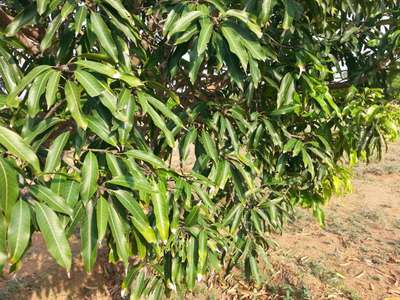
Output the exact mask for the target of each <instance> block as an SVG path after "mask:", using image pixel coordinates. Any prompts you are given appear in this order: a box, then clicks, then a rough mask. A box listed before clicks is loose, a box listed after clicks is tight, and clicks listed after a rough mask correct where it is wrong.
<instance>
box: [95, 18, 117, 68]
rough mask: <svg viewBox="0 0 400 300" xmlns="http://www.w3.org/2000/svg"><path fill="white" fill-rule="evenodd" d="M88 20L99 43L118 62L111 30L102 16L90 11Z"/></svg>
mask: <svg viewBox="0 0 400 300" xmlns="http://www.w3.org/2000/svg"><path fill="white" fill-rule="evenodd" d="M90 21H91V23H92V24H91V25H92V30H93V31H94V32H95V34H96V36H97V38H98V39H99V42H100V45H101V46H102V47H103V48H104V50H106V52H107V53H108V54H109V55H110V56H111V58H112V59H113V60H114V61H116V62H118V50H117V47H116V44H115V42H114V41H113V39H112V36H111V31H110V29H109V28H108V26H107V24H106V23H105V22H104V20H103V18H102V17H101V16H100V15H99V14H98V13H95V12H92V13H91V15H90Z"/></svg>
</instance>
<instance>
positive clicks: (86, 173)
mask: <svg viewBox="0 0 400 300" xmlns="http://www.w3.org/2000/svg"><path fill="white" fill-rule="evenodd" d="M98 176H99V166H98V162H97V157H96V155H95V154H93V153H92V152H88V153H87V154H86V156H85V160H84V161H83V166H82V169H81V178H82V184H81V192H80V195H81V200H82V201H83V203H87V202H88V201H89V199H90V198H91V197H92V196H93V195H94V193H95V192H96V191H97V179H98Z"/></svg>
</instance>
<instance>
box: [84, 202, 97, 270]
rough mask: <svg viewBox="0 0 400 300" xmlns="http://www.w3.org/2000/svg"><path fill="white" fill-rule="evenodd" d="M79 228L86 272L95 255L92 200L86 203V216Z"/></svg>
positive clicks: (90, 267) (91, 268)
mask: <svg viewBox="0 0 400 300" xmlns="http://www.w3.org/2000/svg"><path fill="white" fill-rule="evenodd" d="M80 229H81V230H80V233H81V234H80V238H81V240H82V258H83V265H84V268H85V271H86V272H91V271H92V270H93V267H94V265H95V263H96V257H97V228H96V215H95V214H94V213H93V202H92V200H90V201H89V202H88V203H87V204H86V216H85V218H84V219H83V223H82V226H81V228H80Z"/></svg>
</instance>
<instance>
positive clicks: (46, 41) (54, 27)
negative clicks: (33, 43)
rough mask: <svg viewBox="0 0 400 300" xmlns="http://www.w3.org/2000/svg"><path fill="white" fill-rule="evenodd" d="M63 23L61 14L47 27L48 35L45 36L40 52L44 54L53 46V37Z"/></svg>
mask: <svg viewBox="0 0 400 300" xmlns="http://www.w3.org/2000/svg"><path fill="white" fill-rule="evenodd" d="M62 21H63V19H62V17H61V14H59V15H58V16H57V17H55V18H54V19H53V21H51V23H50V24H49V26H48V27H47V30H46V34H45V35H44V37H43V39H42V41H41V42H40V51H42V52H44V51H45V50H46V49H47V48H49V47H50V46H51V42H52V40H53V37H54V35H55V33H56V31H57V30H58V28H60V25H61V23H62Z"/></svg>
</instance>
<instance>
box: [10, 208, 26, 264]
mask: <svg viewBox="0 0 400 300" xmlns="http://www.w3.org/2000/svg"><path fill="white" fill-rule="evenodd" d="M7 235H8V252H9V257H10V258H11V262H12V263H13V264H14V263H16V262H18V261H19V260H20V258H21V257H22V255H23V254H24V252H25V249H26V247H27V246H28V244H29V239H30V237H31V210H30V208H29V205H28V203H27V202H25V201H23V200H19V201H18V202H16V203H15V204H14V206H13V208H12V211H11V218H10V225H9V226H8V234H7Z"/></svg>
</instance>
